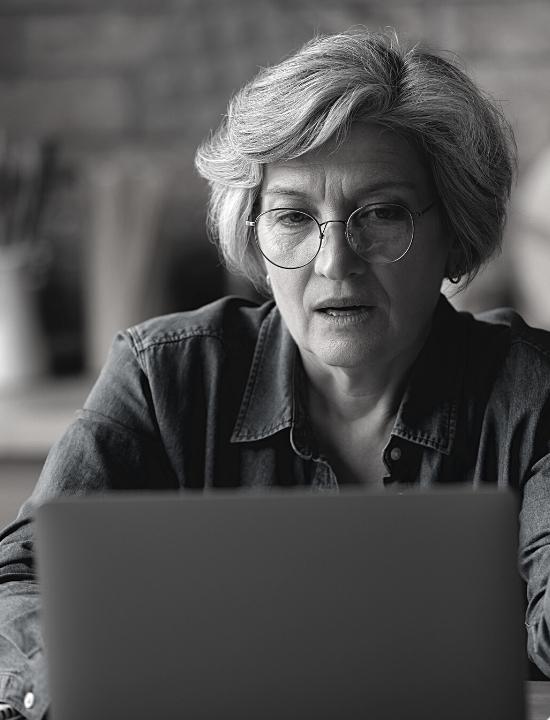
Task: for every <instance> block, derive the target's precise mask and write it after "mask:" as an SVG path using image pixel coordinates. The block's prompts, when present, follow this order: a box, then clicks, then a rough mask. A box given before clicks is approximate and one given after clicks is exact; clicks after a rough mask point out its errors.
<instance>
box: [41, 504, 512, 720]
mask: <svg viewBox="0 0 550 720" xmlns="http://www.w3.org/2000/svg"><path fill="white" fill-rule="evenodd" d="M517 513H518V505H517V499H516V498H515V497H514V496H513V495H511V494H508V493H507V492H502V491H500V492H490V491H478V492H458V491H457V492H454V491H448V492H443V491H437V492H407V493H402V494H399V493H394V492H387V493H384V494H376V493H369V492H351V491H350V492H344V491H343V492H341V493H340V494H336V495H328V494H316V493H305V492H301V491H287V492H284V493H283V492H273V493H269V494H264V495H260V494H257V493H246V492H239V491H235V493H234V494H227V493H220V494H216V493H209V494H205V495H193V494H186V493H183V494H171V493H165V492H163V493H159V494H141V495H133V494H132V495H129V494H128V493H119V494H113V495H103V496H92V497H90V496H88V497H87V498H67V499H60V500H58V501H55V502H53V503H50V504H46V505H44V506H42V507H41V508H40V509H39V511H38V514H37V519H36V532H37V551H38V569H39V576H40V579H41V585H42V592H43V600H44V615H43V622H44V632H45V642H46V653H47V661H48V673H49V684H50V691H51V697H52V718H53V720H74V719H75V718H78V719H79V720H99V719H101V720H104V719H106V718H116V719H117V720H119V719H126V718H128V719H129V720H130V719H131V720H151V719H152V718H163V720H166V719H168V718H191V719H192V720H237V719H243V720H247V719H250V720H253V719H254V720H255V719H260V720H336V719H337V720H357V719H358V718H369V720H390V719H391V720H396V718H408V719H411V718H413V719H416V718H418V719H419V720H420V719H421V720H430V719H433V720H441V718H445V720H464V719H465V718H468V720H487V718H498V719H499V720H521V719H522V718H523V717H524V691H523V681H524V677H525V650H524V647H525V637H524V632H523V615H522V610H523V599H522V585H521V581H520V579H519V575H518V571H517V534H518V528H517Z"/></svg>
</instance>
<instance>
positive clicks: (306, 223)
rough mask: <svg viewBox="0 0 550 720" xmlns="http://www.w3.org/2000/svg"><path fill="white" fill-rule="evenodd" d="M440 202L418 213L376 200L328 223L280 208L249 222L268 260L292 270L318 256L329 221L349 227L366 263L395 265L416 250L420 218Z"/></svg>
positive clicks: (348, 237)
mask: <svg viewBox="0 0 550 720" xmlns="http://www.w3.org/2000/svg"><path fill="white" fill-rule="evenodd" d="M435 204H436V201H435V200H434V201H433V202H431V203H430V204H429V205H428V206H427V207H425V208H424V209H423V210H418V211H414V210H410V209H409V208H408V207H406V206H405V205H399V204H397V203H374V204H372V205H364V206H363V207H360V208H358V209H357V210H354V211H353V212H352V213H351V215H350V216H349V218H348V219H347V220H327V221H326V222H323V223H320V222H319V221H318V220H317V219H316V218H315V217H313V215H310V214H309V213H307V212H304V211H303V210H296V209H295V208H274V209H273V210H266V211H265V212H263V213H260V214H259V215H258V216H257V217H256V219H255V220H247V221H246V225H247V226H248V227H253V228H254V233H255V237H256V242H257V244H258V247H259V249H260V252H261V253H262V255H263V256H264V257H265V259H266V260H268V261H269V262H270V263H272V264H273V265H277V267H281V268H286V269H288V270H294V269H297V268H300V267H304V266H305V265H308V263H310V262H311V261H312V260H314V259H315V258H316V257H317V255H318V254H319V251H320V250H321V247H322V244H323V238H324V237H325V232H326V228H327V225H328V224H329V223H342V224H343V225H345V227H346V240H347V241H348V244H349V246H350V248H351V249H352V250H353V251H354V252H355V253H356V254H357V255H359V257H360V258H362V259H363V260H365V261H366V262H368V263H393V262H397V261H398V260H401V258H402V257H404V256H405V255H406V254H407V252H408V251H409V250H410V247H411V245H412V242H413V238H414V219H415V218H419V217H421V216H422V215H424V213H427V212H428V210H430V209H431V208H432V207H433V206H434V205H435Z"/></svg>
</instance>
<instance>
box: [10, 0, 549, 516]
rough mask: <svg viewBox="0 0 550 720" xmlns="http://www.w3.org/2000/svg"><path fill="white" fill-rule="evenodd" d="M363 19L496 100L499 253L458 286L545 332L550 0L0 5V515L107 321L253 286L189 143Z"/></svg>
mask: <svg viewBox="0 0 550 720" xmlns="http://www.w3.org/2000/svg"><path fill="white" fill-rule="evenodd" d="M355 24H364V25H367V26H369V27H370V28H373V29H383V28H385V27H388V26H389V27H394V28H396V29H397V31H398V32H399V34H400V35H401V37H402V38H403V39H405V40H407V41H413V42H422V43H423V44H424V45H427V46H429V47H430V48H432V49H433V50H436V51H440V52H441V51H443V52H445V53H448V54H449V55H450V56H451V57H453V56H455V55H458V57H459V58H460V59H461V62H462V66H463V67H464V69H465V70H466V71H467V72H468V73H469V74H470V75H471V76H472V77H473V78H474V79H475V80H476V81H477V82H478V84H479V85H481V87H482V88H483V89H484V90H486V91H487V92H488V93H490V94H491V95H493V96H494V97H496V98H497V100H498V101H499V102H500V103H501V104H502V106H503V109H504V111H505V113H506V115H507V116H508V118H509V119H510V120H511V122H512V124H513V126H514V129H515V132H516V136H517V142H518V147H519V157H520V165H519V181H518V186H517V188H516V190H515V191H514V198H513V204H512V212H511V220H510V225H509V229H508V232H507V236H506V241H505V247H504V251H503V253H502V255H501V256H500V258H499V259H498V260H496V261H495V262H494V263H492V264H491V266H489V268H488V269H487V270H485V271H484V272H483V273H481V274H480V275H479V277H478V278H477V280H476V281H475V282H474V284H472V286H471V287H470V288H468V290H467V291H465V292H464V293H461V294H459V295H457V296H456V297H454V298H453V300H452V301H453V302H454V303H455V305H457V306H458V307H461V308H465V309H469V310H473V311H477V310H483V309H486V308H489V307H492V306H496V305H503V304H504V305H512V306H514V307H517V308H518V309H520V310H521V311H522V312H523V313H524V314H525V316H526V317H527V319H528V320H529V321H530V322H532V323H534V324H538V325H546V326H548V327H550V283H549V282H548V277H549V276H550V3H549V2H547V0H541V1H536V0H522V1H519V0H493V1H491V0H383V1H381V2H377V1H374V0H372V1H370V2H369V1H367V0H338V2H334V1H330V2H329V1H328V0H0V165H1V167H0V198H1V201H2V202H1V206H0V523H2V522H3V521H4V520H5V519H7V518H8V517H10V516H11V514H12V513H13V512H14V509H15V507H16V506H17V505H18V504H19V503H20V501H21V500H22V499H23V498H24V497H25V496H26V495H27V494H28V492H29V491H30V489H31V487H32V485H33V484H34V482H35V480H36V477H37V474H38V472H39V469H40V466H41V464H42V463H43V461H44V458H45V455H46V453H47V450H48V448H49V447H50V445H51V444H52V443H53V442H54V441H55V439H56V438H57V437H58V436H59V435H60V434H61V432H62V431H63V429H64V427H65V426H66V425H67V424H68V422H69V421H70V419H71V415H72V413H73V412H74V410H75V409H76V408H77V407H79V406H80V404H81V403H82V401H83V398H84V397H85V395H86V392H87V390H88V389H89V387H90V385H91V383H92V381H93V377H94V374H95V373H96V372H97V370H98V368H99V367H100V366H101V364H102V362H103V360H104V358H105V355H106V352H107V349H108V346H109V343H110V340H111V338H112V336H113V334H114V332H115V331H116V330H117V329H118V328H121V327H126V326H128V325H130V324H132V323H134V322H137V321H139V320H141V319H144V318H145V317H147V316H151V315H155V314H159V313H165V312H171V311H176V310H182V309H188V308H192V307H196V306H198V305H201V304H203V303H205V302H208V301H210V300H213V299H215V298H216V297H219V296H220V295H222V294H225V293H228V292H236V293H240V294H244V295H250V296H251V297H254V291H253V290H252V289H251V288H250V287H249V286H248V285H246V283H244V282H242V281H241V280H239V279H238V278H234V277H230V276H228V275H227V274H226V273H225V272H224V271H223V269H222V268H221V266H220V264H219V262H218V258H217V253H216V251H215V249H214V248H213V247H212V245H211V244H209V242H208V240H207V238H206V234H205V230H204V223H205V200H206V187H205V184H204V183H203V181H201V180H200V178H198V176H197V175H196V173H195V171H194V169H193V155H194V151H195V148H196V146H197V144H198V143H199V142H200V141H201V139H202V138H204V137H205V136H206V135H207V134H208V133H209V131H210V130H211V129H213V128H215V127H216V126H217V125H218V123H219V121H220V118H221V116H222V114H223V113H224V110H225V107H226V103H227V100H228V98H229V96H230V95H231V94H232V93H233V91H234V90H236V89H237V88H238V87H239V86H240V85H241V84H242V83H244V82H245V81H247V80H248V79H249V78H250V77H251V76H252V75H253V74H254V73H255V72H256V71H257V69H258V68H259V67H261V66H265V65H268V64H271V63H275V62H277V61H278V60H280V59H281V58H282V57H283V56H285V55H287V54H288V53H290V52H292V51H293V50H295V49H296V48H298V47H299V46H300V45H301V44H302V43H303V42H304V41H306V40H308V39H309V38H311V37H312V35H313V34H314V33H316V32H327V33H332V32H337V31H340V30H343V29H346V28H348V27H350V26H352V25H355Z"/></svg>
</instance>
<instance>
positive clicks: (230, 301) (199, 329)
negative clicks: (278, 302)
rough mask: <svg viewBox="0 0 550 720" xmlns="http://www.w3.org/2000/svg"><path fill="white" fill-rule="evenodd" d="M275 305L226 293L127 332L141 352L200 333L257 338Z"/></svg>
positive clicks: (156, 318)
mask: <svg viewBox="0 0 550 720" xmlns="http://www.w3.org/2000/svg"><path fill="white" fill-rule="evenodd" d="M273 309H274V303H273V302H272V301H268V302H264V303H262V304H258V303H256V302H254V301H252V300H248V299H245V298H241V297H237V296H226V297H222V298H219V299H217V300H215V301H213V302H211V303H209V304H208V305H203V306H201V307H198V308H196V309H192V310H185V311H181V312H175V313H170V314H168V315H161V316H158V317H154V318H150V319H148V320H145V321H143V322H141V323H139V324H137V325H133V326H132V327H130V328H128V330H127V331H126V332H127V333H128V335H129V336H130V337H131V340H132V344H133V345H134V347H135V349H136V350H137V351H138V352H141V351H145V350H147V349H149V348H151V347H154V346H159V345H165V344H168V343H171V344H174V343H178V342H180V341H185V340H187V339H189V338H200V337H204V338H211V337H214V338H218V339H219V340H221V341H222V342H223V341H231V340H232V339H237V340H239V341H240V342H246V340H247V339H249V340H250V341H252V342H255V340H256V338H257V336H258V334H259V332H260V328H261V326H262V324H263V322H264V321H265V319H266V317H267V316H268V315H269V314H270V313H271V312H272V311H273Z"/></svg>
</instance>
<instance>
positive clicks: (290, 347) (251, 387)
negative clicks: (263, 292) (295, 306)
mask: <svg viewBox="0 0 550 720" xmlns="http://www.w3.org/2000/svg"><path fill="white" fill-rule="evenodd" d="M295 359H296V345H295V344H294V340H293V339H292V337H291V335H290V333H289V332H288V330H287V329H286V326H285V324H284V322H283V319H282V318H281V315H280V313H279V311H278V309H277V307H276V306H275V305H274V306H273V308H272V310H271V311H270V312H269V313H268V314H267V316H266V317H265V319H264V321H263V322H262V325H261V327H260V332H259V334H258V340H257V342H256V348H255V350H254V356H253V358H252V365H251V367H250V372H249V375H248V380H247V383H246V387H245V390H244V394H243V397H242V400H241V406H240V409H239V414H238V416H237V421H236V422H235V425H234V427H233V434H232V435H231V442H250V441H253V440H263V439H264V438H266V437H269V436H270V435H273V434H274V433H276V432H279V431H280V430H283V429H285V428H288V427H291V425H292V423H293V414H294V413H293V400H294V392H293V388H294V365H295Z"/></svg>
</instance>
